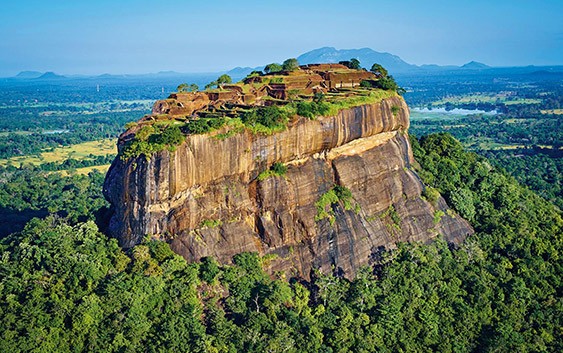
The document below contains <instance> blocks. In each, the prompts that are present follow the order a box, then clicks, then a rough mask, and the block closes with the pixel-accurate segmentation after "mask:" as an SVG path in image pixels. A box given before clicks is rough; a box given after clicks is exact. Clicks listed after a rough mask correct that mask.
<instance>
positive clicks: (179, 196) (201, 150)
mask: <svg viewBox="0 0 563 353" xmlns="http://www.w3.org/2000/svg"><path fill="white" fill-rule="evenodd" d="M408 126H409V117H408V107H407V106H406V104H405V102H404V100H403V99H402V98H401V97H399V96H396V97H392V98H387V99H384V100H383V101H381V102H380V103H376V104H368V105H361V106H357V107H353V108H350V109H345V110H341V111H340V112H339V113H338V114H337V115H336V116H331V117H318V118H317V119H315V120H309V119H306V118H302V117H294V119H293V120H292V121H291V122H290V124H289V126H288V128H287V129H286V130H285V131H282V132H280V133H276V134H272V135H260V134H252V133H251V132H248V131H245V132H239V133H237V134H234V135H232V136H230V137H227V138H224V139H218V138H216V137H213V136H211V135H212V134H202V135H188V136H187V138H186V141H185V142H184V143H183V144H182V145H180V146H178V147H177V148H176V150H175V151H173V152H171V151H169V150H163V151H161V152H158V153H155V154H153V155H152V156H150V157H148V158H145V156H141V157H138V158H129V159H128V160H125V161H124V160H122V159H120V158H117V159H116V160H115V161H114V163H113V165H112V166H111V169H110V170H109V172H108V175H107V177H106V182H105V187H104V193H105V196H106V198H107V199H108V200H109V201H110V202H111V204H112V207H113V211H114V213H113V216H112V218H111V222H110V225H109V230H110V233H111V234H112V235H113V236H114V237H116V238H118V239H119V242H120V244H121V245H122V246H124V247H131V246H133V245H135V244H138V243H139V242H140V241H141V240H142V238H143V237H144V236H145V235H146V234H151V235H153V236H156V237H160V238H162V239H164V240H166V241H169V242H170V243H171V246H172V248H173V250H174V251H176V252H177V253H179V254H181V255H182V256H184V257H185V258H186V259H188V260H190V261H197V260H199V259H200V258H202V257H204V256H214V257H215V258H217V259H218V260H219V261H220V262H222V263H229V262H230V261H231V258H232V256H233V255H235V254H237V253H240V252H244V251H256V252H258V253H260V254H262V255H264V254H275V255H277V257H276V259H275V260H273V261H272V262H271V267H270V270H271V271H279V270H283V271H285V273H286V274H287V276H301V277H305V278H307V277H309V275H310V271H311V269H312V268H321V269H322V270H324V271H325V272H327V271H337V272H339V273H341V274H343V275H345V276H353V275H354V274H355V272H356V271H357V269H358V268H359V267H360V266H362V265H367V264H370V263H371V262H372V261H374V259H375V257H376V255H377V253H378V251H379V250H380V249H381V247H392V246H394V244H396V243H397V242H405V241H421V242H428V241H431V240H432V239H434V238H436V237H437V236H438V234H441V235H443V237H444V238H445V239H446V240H447V241H449V242H452V243H458V242H459V241H461V240H462V239H463V238H464V237H465V236H467V235H468V234H470V233H472V229H471V227H470V225H469V224H468V223H467V222H466V221H465V220H463V219H462V218H461V217H460V216H458V215H456V214H455V213H454V212H453V211H452V210H450V209H449V208H448V206H447V205H446V203H445V202H444V200H443V199H442V198H441V197H439V198H438V199H437V200H434V201H433V202H429V201H427V200H426V199H425V198H424V197H422V196H421V195H422V193H423V190H424V188H425V187H424V185H423V184H422V182H421V181H420V179H419V178H418V176H417V175H416V173H415V172H414V171H413V170H412V168H411V165H412V163H414V160H413V157H412V154H411V149H410V146H409V140H408V136H407V128H408ZM219 132H220V131H219ZM121 143H123V141H121ZM277 162H279V163H283V164H284V165H286V166H287V168H288V169H287V173H286V174H285V175H283V176H271V177H269V178H266V179H264V180H261V181H260V180H258V178H257V177H258V175H259V174H260V173H261V172H263V171H265V170H267V169H268V168H269V167H271V166H272V165H273V164H274V163H277ZM336 185H338V186H342V187H343V188H347V189H348V190H350V191H351V194H352V199H350V200H340V201H338V202H333V203H332V204H330V203H329V204H328V206H326V208H324V211H326V212H325V214H324V217H321V216H322V215H321V214H320V210H319V207H321V208H322V206H323V205H322V204H321V203H319V200H321V199H322V198H323V195H326V194H327V193H328V192H330V191H331V190H333V188H334V187H335V186H336Z"/></svg>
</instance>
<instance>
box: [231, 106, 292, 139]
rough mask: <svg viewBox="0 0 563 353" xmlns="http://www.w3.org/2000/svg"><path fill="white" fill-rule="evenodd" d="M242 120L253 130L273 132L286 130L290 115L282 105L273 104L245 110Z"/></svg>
mask: <svg viewBox="0 0 563 353" xmlns="http://www.w3.org/2000/svg"><path fill="white" fill-rule="evenodd" d="M241 120H242V122H243V123H244V125H246V126H247V127H248V128H249V129H250V130H251V131H253V132H257V133H272V132H276V131H281V130H285V128H286V125H287V122H288V120H289V115H288V114H287V112H285V111H284V110H283V109H281V108H280V107H278V106H275V105H271V106H269V107H259V108H256V109H252V110H250V111H247V112H244V113H242V114H241Z"/></svg>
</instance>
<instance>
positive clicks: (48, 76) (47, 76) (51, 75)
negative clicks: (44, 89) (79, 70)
mask: <svg viewBox="0 0 563 353" xmlns="http://www.w3.org/2000/svg"><path fill="white" fill-rule="evenodd" d="M63 78H66V77H65V76H63V75H58V74H56V73H54V72H52V71H49V72H45V73H44V74H43V75H41V76H39V77H37V78H36V80H60V79H63Z"/></svg>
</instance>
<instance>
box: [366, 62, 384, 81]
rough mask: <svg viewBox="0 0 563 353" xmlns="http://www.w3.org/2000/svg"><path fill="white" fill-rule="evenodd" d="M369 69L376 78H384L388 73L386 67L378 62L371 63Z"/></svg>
mask: <svg viewBox="0 0 563 353" xmlns="http://www.w3.org/2000/svg"><path fill="white" fill-rule="evenodd" d="M369 71H371V72H373V73H374V74H375V77H377V78H386V77H387V76H388V75H389V73H388V72H387V69H386V68H384V67H383V66H381V65H380V64H373V65H372V66H371V69H370V70H369Z"/></svg>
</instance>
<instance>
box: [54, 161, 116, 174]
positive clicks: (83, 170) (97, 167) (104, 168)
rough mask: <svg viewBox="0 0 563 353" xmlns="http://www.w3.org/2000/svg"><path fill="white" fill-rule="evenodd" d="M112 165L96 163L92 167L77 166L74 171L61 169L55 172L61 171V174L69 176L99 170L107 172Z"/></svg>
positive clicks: (103, 172)
mask: <svg viewBox="0 0 563 353" xmlns="http://www.w3.org/2000/svg"><path fill="white" fill-rule="evenodd" d="M109 167H110V164H104V165H95V166H92V167H84V168H76V169H74V170H73V171H72V172H71V171H68V170H61V171H57V172H53V173H59V174H60V175H61V176H67V175H71V174H80V175H88V173H90V172H92V171H94V170H97V171H98V172H100V173H102V174H105V173H106V172H107V171H108V169H109Z"/></svg>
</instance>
